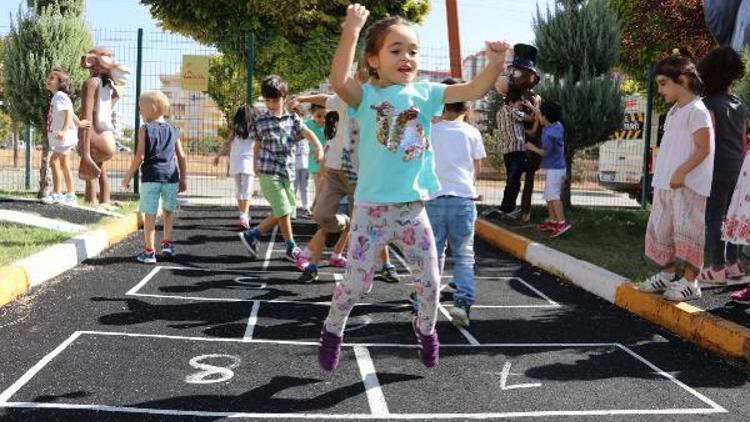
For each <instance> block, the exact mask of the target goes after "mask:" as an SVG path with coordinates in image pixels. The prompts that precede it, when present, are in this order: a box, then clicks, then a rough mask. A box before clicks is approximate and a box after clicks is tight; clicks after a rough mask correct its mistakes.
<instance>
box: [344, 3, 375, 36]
mask: <svg viewBox="0 0 750 422" xmlns="http://www.w3.org/2000/svg"><path fill="white" fill-rule="evenodd" d="M368 16H370V11H369V10H367V8H366V7H364V6H362V5H361V4H359V3H354V4H350V5H349V7H347V8H346V19H344V24H343V27H344V29H350V30H354V31H359V30H361V29H362V28H363V27H364V26H365V22H367V17H368Z"/></svg>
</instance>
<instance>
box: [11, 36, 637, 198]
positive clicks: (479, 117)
mask: <svg viewBox="0 0 750 422" xmlns="http://www.w3.org/2000/svg"><path fill="white" fill-rule="evenodd" d="M93 37H94V40H95V42H96V44H97V45H103V46H107V47H110V48H111V49H112V50H113V51H114V52H115V59H116V61H117V62H120V63H123V64H125V65H127V66H128V67H130V69H131V71H132V75H131V78H130V82H129V83H128V85H127V88H126V90H125V92H124V95H123V96H122V99H121V100H120V101H119V104H118V105H117V107H116V113H115V115H114V116H113V121H114V123H115V127H116V128H117V130H116V134H115V138H116V139H117V153H116V155H115V157H114V158H113V159H112V160H111V161H109V162H107V163H106V164H105V170H106V171H107V172H108V174H109V175H110V177H111V178H112V187H113V191H114V192H118V191H119V192H122V191H123V188H121V186H120V182H121V180H122V176H123V174H124V172H125V171H126V169H127V167H128V165H129V163H130V160H131V158H132V154H133V150H134V148H135V147H134V139H135V135H134V133H135V132H136V114H137V109H136V104H137V100H136V99H137V95H136V85H137V82H138V81H140V86H141V90H142V91H147V90H161V91H163V92H164V93H165V94H166V95H167V96H168V97H169V98H170V101H171V110H170V113H169V115H168V116H167V120H168V121H169V122H171V123H172V124H174V125H175V126H176V127H177V128H179V129H180V132H181V137H182V141H183V145H184V146H185V149H186V151H187V153H188V174H189V177H188V192H187V195H186V198H188V199H190V200H192V201H197V202H205V203H215V204H232V203H234V199H233V198H234V185H233V182H232V180H231V179H230V178H229V177H228V175H227V160H226V159H223V160H222V161H221V162H220V164H219V166H214V165H213V164H212V157H213V156H214V154H215V153H216V151H218V148H219V147H220V145H221V143H222V142H223V138H224V136H225V135H226V133H227V130H228V128H227V117H230V118H231V114H233V112H234V110H233V109H231V108H228V107H226V104H217V103H216V101H215V100H214V99H213V98H212V97H211V96H210V95H208V94H207V93H206V92H203V91H189V90H185V89H183V87H182V79H181V74H182V70H183V61H184V57H185V56H207V57H213V59H212V62H211V63H212V70H213V67H214V66H215V65H217V64H216V63H214V61H213V60H216V58H217V57H220V56H219V52H218V51H217V50H216V49H215V48H213V47H210V46H205V45H201V44H199V43H196V42H195V41H193V40H191V39H187V38H185V37H182V36H179V35H176V34H172V33H168V32H162V31H154V32H145V33H143V34H142V39H141V42H140V43H139V31H138V30H113V29H97V30H94V31H93ZM247 47H248V46H247V45H245V41H244V38H243V39H242V40H240V41H238V44H237V45H236V46H235V48H234V49H233V50H234V51H246V50H247ZM139 52H140V57H142V61H141V66H140V72H138V69H139V66H138V58H139ZM225 65H226V64H225ZM462 65H463V66H462V68H463V73H464V77H465V79H471V78H472V77H473V76H475V75H476V74H477V73H478V72H479V71H481V69H482V68H483V67H484V56H483V54H481V53H478V54H464V59H463V63H462ZM449 69H450V64H449V51H448V48H447V46H439V47H434V46H423V47H421V49H420V70H419V74H418V78H419V79H420V80H424V79H429V80H432V81H436V82H439V81H442V80H443V79H445V78H446V77H448V76H449V75H450V71H449ZM221 75H225V73H221V72H212V73H211V79H212V80H210V81H209V82H210V83H215V84H220V85H221V89H222V95H223V96H224V97H222V98H225V97H226V96H230V97H231V96H234V97H235V98H241V99H243V100H244V98H245V91H246V73H245V74H240V75H239V77H238V75H237V74H232V77H231V78H230V77H227V78H228V80H221ZM243 75H245V77H243ZM258 76H263V75H258ZM282 76H283V75H282ZM325 90H326V88H325V86H321V87H319V88H318V89H312V90H311V91H314V92H324V91H325ZM624 101H625V102H626V109H627V112H626V123H625V127H624V128H623V131H621V132H618V133H616V134H614V135H613V140H611V141H608V142H605V143H603V144H600V145H598V146H595V147H593V148H589V149H587V150H585V151H580V152H578V153H577V155H576V158H575V161H574V166H573V169H572V174H573V177H572V184H571V185H572V202H573V204H574V205H587V206H614V207H637V206H639V204H638V201H637V199H640V196H641V195H640V190H641V179H642V173H643V171H642V169H643V162H644V160H643V153H644V151H643V149H644V148H643V145H644V143H643V136H642V135H643V130H642V129H643V114H644V112H645V106H644V104H643V101H642V100H641V99H640V98H638V97H628V98H626V99H624ZM225 102H226V101H225ZM222 106H223V109H222ZM487 110H488V106H487V101H478V102H476V103H475V104H474V111H473V113H472V117H471V120H472V122H473V123H474V124H476V125H477V126H478V127H480V129H481V128H484V127H486V122H487V119H494V116H489V115H488V112H487ZM228 115H229V116H228ZM488 136H489V135H488ZM36 139H39V141H37V143H36V144H35V145H34V148H33V149H32V155H33V159H32V163H31V164H32V166H31V167H32V168H31V177H32V183H31V190H34V189H35V187H36V186H37V182H38V174H39V163H40V156H41V153H40V151H39V150H38V149H41V147H40V145H41V144H40V143H39V142H44V141H46V140H44V139H43V137H42V138H36ZM24 143H25V139H24V140H23V141H20V140H19V141H18V142H17V143H16V144H17V146H18V149H16V150H14V149H13V148H12V142H5V141H3V140H0V144H2V146H5V149H0V190H24V189H25V176H26V172H25V168H24V163H25V161H24V160H25V148H24ZM488 143H489V142H488ZM489 152H490V153H491V155H492V157H491V158H490V159H489V160H486V161H485V164H484V167H483V170H482V172H481V174H480V175H479V178H478V179H479V180H478V182H477V184H478V191H479V193H480V194H481V195H482V197H483V203H485V204H490V205H498V204H499V203H500V202H501V200H502V197H503V191H504V188H505V184H506V179H507V177H506V174H505V173H506V172H505V168H504V165H503V163H502V157H500V156H498V155H499V154H493V153H492V151H489ZM74 162H75V169H74V171H77V162H78V160H77V157H76V158H75V159H74ZM534 181H535V183H534V188H533V191H531V192H530V194H531V198H532V203H533V204H543V199H542V192H543V190H544V172H543V171H539V172H537V173H536V174H535V177H534ZM77 183H78V184H79V186H78V189H79V190H78V191H79V192H80V191H82V189H83V184H82V182H80V181H78V182H77ZM312 185H313V184H312V183H310V186H309V189H310V191H311V194H312V190H313V186H312ZM255 190H256V191H258V189H257V186H256V189H255ZM520 198H521V195H519V202H520ZM254 202H255V203H256V204H264V203H265V201H263V199H262V198H261V196H260V195H256V197H255V201H254Z"/></svg>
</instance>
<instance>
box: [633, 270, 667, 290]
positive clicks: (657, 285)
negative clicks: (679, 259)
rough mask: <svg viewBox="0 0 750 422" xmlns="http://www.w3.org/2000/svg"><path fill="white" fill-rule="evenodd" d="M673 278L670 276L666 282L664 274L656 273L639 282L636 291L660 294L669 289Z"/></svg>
mask: <svg viewBox="0 0 750 422" xmlns="http://www.w3.org/2000/svg"><path fill="white" fill-rule="evenodd" d="M667 274H668V273H667ZM674 279H675V276H674V275H672V279H671V280H668V279H667V278H666V276H665V273H663V272H658V273H656V274H654V275H652V276H651V277H649V278H647V279H646V280H645V281H643V282H641V283H640V284H639V285H638V290H640V291H642V292H646V293H661V292H663V291H665V290H667V288H668V287H669V285H670V284H672V282H674Z"/></svg>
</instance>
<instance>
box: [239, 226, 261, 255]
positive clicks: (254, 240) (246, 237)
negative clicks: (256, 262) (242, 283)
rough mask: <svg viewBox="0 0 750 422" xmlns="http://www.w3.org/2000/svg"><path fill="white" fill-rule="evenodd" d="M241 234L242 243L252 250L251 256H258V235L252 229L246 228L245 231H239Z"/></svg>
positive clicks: (249, 250) (248, 249)
mask: <svg viewBox="0 0 750 422" xmlns="http://www.w3.org/2000/svg"><path fill="white" fill-rule="evenodd" d="M237 234H238V235H239V236H240V240H241V241H242V244H243V245H245V248H246V249H247V251H248V252H250V256H252V257H253V258H255V257H257V256H258V243H259V242H258V235H256V234H255V232H253V231H252V230H245V231H244V232H239V233H237Z"/></svg>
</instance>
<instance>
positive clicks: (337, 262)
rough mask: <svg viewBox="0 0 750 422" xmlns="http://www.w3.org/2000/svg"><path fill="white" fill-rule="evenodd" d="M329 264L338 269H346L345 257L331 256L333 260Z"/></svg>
mask: <svg viewBox="0 0 750 422" xmlns="http://www.w3.org/2000/svg"><path fill="white" fill-rule="evenodd" d="M328 264H329V265H330V266H332V267H336V268H346V258H344V257H343V256H336V257H334V256H331V259H329V260H328Z"/></svg>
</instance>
